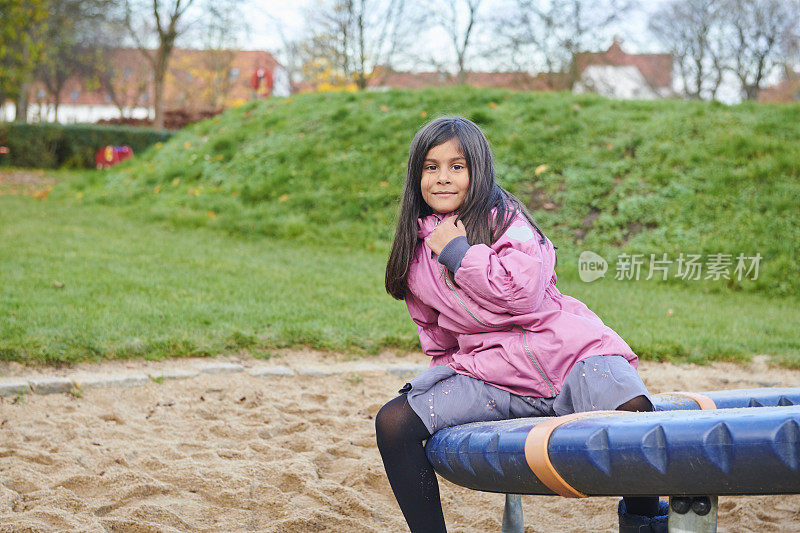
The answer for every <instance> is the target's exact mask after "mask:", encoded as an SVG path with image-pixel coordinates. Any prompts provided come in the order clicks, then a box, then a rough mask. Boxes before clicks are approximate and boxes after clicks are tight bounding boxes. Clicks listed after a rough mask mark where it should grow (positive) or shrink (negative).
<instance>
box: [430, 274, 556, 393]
mask: <svg viewBox="0 0 800 533" xmlns="http://www.w3.org/2000/svg"><path fill="white" fill-rule="evenodd" d="M439 271H440V272H441V273H442V277H444V282H445V283H446V284H447V287H448V288H449V289H450V290H451V291H453V295H454V296H455V297H456V300H458V303H459V304H461V307H463V308H464V311H466V312H467V314H469V316H471V317H472V319H473V320H475V322H477V323H478V324H481V325H482V326H486V327H487V328H496V329H505V328H506V326H495V325H494V324H487V323H486V322H484V321H483V320H481V319H480V318H478V317H476V316H475V315H473V314H472V311H470V310H469V308H468V307H467V304H465V303H464V300H462V299H461V297H460V296H459V295H458V293H457V292H456V289H455V287H453V285H452V284H451V283H450V278H449V277H447V273H446V272H445V270H444V267H443V266H442V265H439ZM514 327H516V328H519V330H520V331H521V332H522V346H523V348H525V353H526V354H527V356H528V359H530V360H531V363H533V366H535V367H536V370H537V371H538V372H539V375H540V376H542V379H543V380H544V382H545V383H546V384H547V387H548V388H549V389H550V392H551V393H552V394H553V396H556V389H555V388H554V387H553V384H552V383H550V380H549V379H547V375H545V373H544V370H542V367H541V366H539V362H538V361H537V360H536V357H534V356H533V353H531V350H530V348H528V339H527V336H526V334H525V328H523V327H522V326H519V325H515V326H514Z"/></svg>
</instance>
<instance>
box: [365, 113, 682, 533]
mask: <svg viewBox="0 0 800 533" xmlns="http://www.w3.org/2000/svg"><path fill="white" fill-rule="evenodd" d="M555 262H556V254H555V247H554V246H553V244H552V243H551V242H550V240H549V239H547V237H545V236H544V234H543V233H542V231H541V230H540V229H539V228H538V227H537V226H536V224H535V223H534V221H533V219H532V217H531V215H530V214H529V213H528V211H527V210H526V209H525V207H524V206H523V205H522V204H521V203H520V202H519V200H517V199H516V198H515V197H514V196H513V195H511V194H509V193H508V192H506V191H505V190H503V189H502V188H501V187H499V186H498V185H497V184H496V183H495V177H494V166H493V163H492V153H491V150H490V148H489V143H488V141H487V140H486V137H484V135H483V133H482V132H481V130H480V129H479V128H478V127H477V126H476V125H475V124H473V123H472V122H470V121H469V120H466V119H464V118H460V117H443V118H439V119H437V120H434V121H432V122H430V123H429V124H427V125H426V126H425V127H423V128H422V129H421V130H419V131H418V132H417V134H416V136H415V137H414V140H413V141H412V143H411V149H410V153H409V158H408V172H407V175H406V183H405V188H404V190H403V198H402V203H401V207H400V217H399V220H398V224H397V231H396V233H395V238H394V243H393V245H392V251H391V254H390V256H389V261H388V264H387V266H386V290H387V292H388V293H389V294H391V295H392V296H393V297H395V298H397V299H400V300H405V302H406V305H407V307H408V311H409V313H410V314H411V318H412V319H413V320H414V322H416V324H417V326H418V330H419V339H420V343H421V345H422V351H423V352H424V353H425V354H427V355H429V356H431V358H432V359H431V364H430V366H431V368H429V369H428V370H427V371H426V372H424V373H422V374H421V375H419V376H417V377H416V378H414V379H413V380H411V382H410V383H407V384H406V385H405V386H404V387H403V388H402V389H401V390H400V393H401V394H400V396H398V397H397V398H395V399H393V400H391V401H390V402H388V403H387V404H386V405H384V406H383V407H382V408H381V410H380V411H379V412H378V415H377V417H376V419H375V425H376V436H377V441H378V449H379V451H380V453H381V457H382V459H383V464H384V467H385V468H386V475H387V477H388V478H389V483H390V485H391V487H392V491H393V492H394V495H395V497H396V498H397V502H398V504H399V505H400V509H401V510H402V512H403V516H404V517H405V519H406V522H407V523H408V526H409V528H410V529H411V531H415V532H416V531H424V532H431V531H445V523H444V517H443V515H442V508H441V503H440V500H439V486H438V484H437V481H436V475H435V473H434V470H433V467H432V466H431V464H430V463H429V462H428V459H427V457H426V456H425V451H424V448H423V445H422V442H423V441H424V440H426V439H428V438H429V437H430V436H431V435H432V434H433V433H434V432H436V431H437V430H439V429H442V428H444V427H449V426H454V425H458V424H465V423H468V422H476V421H485V420H499V419H506V418H516V417H529V416H554V415H564V414H568V413H572V412H578V411H591V410H601V409H620V410H626V411H650V410H652V404H651V402H650V398H649V395H648V392H647V389H646V388H645V386H644V383H643V382H642V380H641V379H640V377H639V375H638V373H637V372H636V365H637V357H636V354H634V353H633V351H632V350H631V349H630V347H629V346H628V345H627V344H626V343H625V341H623V340H622V339H621V338H620V336H619V335H617V334H616V333H615V332H614V331H613V330H611V329H610V328H609V327H608V326H606V325H605V324H603V322H602V321H601V320H600V319H599V318H598V317H597V315H595V314H594V313H592V312H591V311H590V310H589V309H588V308H587V307H586V306H585V305H584V304H583V303H581V302H580V301H578V300H576V299H575V298H572V297H570V296H566V295H563V294H561V293H560V292H559V290H558V289H557V288H556V274H555V270H554V267H555ZM666 505H667V504H666V502H659V500H658V498H655V497H653V498H625V499H624V500H623V501H621V502H620V506H619V507H620V509H619V514H620V530H621V531H627V530H628V529H627V528H628V527H630V528H632V529H631V530H633V531H651V530H652V531H661V530H663V531H666V516H661V515H665V514H666V508H665V507H666Z"/></svg>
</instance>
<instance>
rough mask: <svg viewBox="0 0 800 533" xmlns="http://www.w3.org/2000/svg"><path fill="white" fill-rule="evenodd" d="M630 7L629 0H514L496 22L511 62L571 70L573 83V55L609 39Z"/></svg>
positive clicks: (550, 70) (529, 67)
mask: <svg viewBox="0 0 800 533" xmlns="http://www.w3.org/2000/svg"><path fill="white" fill-rule="evenodd" d="M631 10H632V2H631V1H630V0H596V1H590V0H550V1H545V0H516V1H515V2H514V3H513V4H512V5H511V6H510V8H509V9H507V10H504V12H503V15H502V16H500V17H496V18H495V21H494V26H495V32H496V33H497V35H498V37H499V39H502V40H503V44H504V45H505V47H506V48H507V49H508V50H509V52H510V54H511V55H512V57H513V59H512V62H513V64H514V66H516V67H517V68H518V69H520V70H544V71H545V72H548V73H566V74H569V76H568V80H567V83H568V85H569V86H570V87H571V86H572V85H573V84H574V83H575V82H576V81H577V80H578V76H579V72H578V71H577V64H576V63H575V60H574V59H575V56H576V55H577V54H578V53H579V52H583V51H585V50H588V49H589V48H592V47H595V46H597V45H598V44H599V43H601V42H603V41H605V40H607V39H608V38H609V37H610V35H609V32H610V29H611V26H612V24H614V23H615V22H617V21H618V20H619V19H620V17H621V15H622V14H623V13H627V12H630V11H631Z"/></svg>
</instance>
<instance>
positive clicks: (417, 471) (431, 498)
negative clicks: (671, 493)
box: [375, 394, 658, 533]
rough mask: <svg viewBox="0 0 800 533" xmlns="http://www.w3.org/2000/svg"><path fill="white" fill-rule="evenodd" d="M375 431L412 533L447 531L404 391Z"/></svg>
mask: <svg viewBox="0 0 800 533" xmlns="http://www.w3.org/2000/svg"><path fill="white" fill-rule="evenodd" d="M617 410H618V411H652V410H653V406H652V404H651V403H650V401H649V400H648V399H647V398H646V397H644V396H637V397H636V398H633V399H632V400H629V401H627V402H625V403H624V404H622V405H620V406H619V407H618V408H617ZM375 433H376V436H377V439H378V450H379V451H380V453H381V458H382V459H383V466H384V468H385V469H386V477H388V478H389V484H390V485H391V486H392V491H393V492H394V496H395V498H396V499H397V503H398V504H399V505H400V510H401V511H402V512H403V516H404V517H405V519H406V522H407V523H408V527H409V529H410V530H411V531H412V533H415V532H425V533H428V532H437V531H446V528H445V525H444V515H442V504H441V501H440V500H439V483H438V482H437V481H436V473H435V472H434V470H433V466H431V463H430V461H428V458H427V456H426V455H425V448H424V447H423V446H422V441H423V440H425V439H427V438H429V437H430V433H428V428H426V427H425V424H423V423H422V420H420V418H419V416H417V414H416V413H415V412H414V410H413V409H411V406H410V405H408V400H407V399H406V395H405V394H403V395H401V396H398V397H397V398H395V399H394V400H391V401H390V402H388V403H387V404H386V405H384V406H383V407H381V410H380V411H378V415H377V416H376V417H375ZM624 500H625V507H626V508H627V511H628V512H629V513H632V514H638V515H643V516H655V515H656V514H657V512H658V498H657V497H643V498H624Z"/></svg>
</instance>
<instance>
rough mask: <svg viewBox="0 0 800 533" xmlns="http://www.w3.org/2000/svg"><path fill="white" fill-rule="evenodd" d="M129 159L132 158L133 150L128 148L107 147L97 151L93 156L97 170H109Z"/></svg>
mask: <svg viewBox="0 0 800 533" xmlns="http://www.w3.org/2000/svg"><path fill="white" fill-rule="evenodd" d="M129 157H133V150H132V149H131V147H130V146H111V145H108V146H104V147H102V148H100V149H99V150H98V151H97V153H96V154H95V156H94V163H95V165H96V166H97V168H98V169H101V168H109V167H111V166H114V165H116V164H117V163H119V162H120V161H124V160H126V159H128V158H129Z"/></svg>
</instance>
